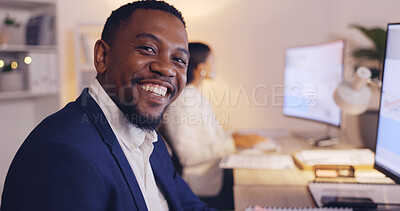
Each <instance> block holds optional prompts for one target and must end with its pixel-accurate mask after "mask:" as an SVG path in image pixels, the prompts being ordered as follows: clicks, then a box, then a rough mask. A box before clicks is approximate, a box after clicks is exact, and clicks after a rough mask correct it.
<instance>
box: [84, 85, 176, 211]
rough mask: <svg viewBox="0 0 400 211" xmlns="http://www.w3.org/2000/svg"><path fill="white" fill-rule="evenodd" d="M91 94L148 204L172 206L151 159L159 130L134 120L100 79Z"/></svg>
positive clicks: (152, 210) (155, 209)
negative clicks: (135, 122) (132, 120)
mask: <svg viewBox="0 0 400 211" xmlns="http://www.w3.org/2000/svg"><path fill="white" fill-rule="evenodd" d="M89 94H90V95H91V96H92V97H93V99H94V100H95V101H96V102H97V104H98V105H99V106H100V108H101V110H102V111H103V113H104V115H105V116H106V118H107V121H108V123H109V124H110V126H111V129H112V130H113V131H114V133H115V135H116V137H117V139H118V143H119V144H120V146H121V148H122V151H123V152H124V154H125V157H126V159H127V160H128V162H129V165H130V166H131V169H132V171H133V173H134V174H135V177H136V180H137V182H138V184H139V187H140V190H141V191H142V195H143V197H144V200H145V202H146V204H147V208H148V209H149V210H150V211H159V210H160V211H162V210H168V203H167V201H166V200H165V197H164V196H163V194H162V193H161V191H160V189H159V188H158V187H157V185H156V182H155V178H154V174H153V170H152V168H151V165H150V161H149V158H150V155H151V153H152V152H153V148H154V146H153V142H156V141H157V133H156V132H155V131H154V130H153V131H151V132H145V131H143V130H142V129H139V128H137V127H136V126H135V125H133V124H131V123H130V122H129V121H128V120H127V119H126V118H125V116H124V114H123V113H122V111H121V110H120V109H119V108H118V107H117V105H116V104H115V103H114V102H113V101H112V100H111V98H110V97H109V96H108V94H107V93H106V92H105V90H104V89H103V87H102V86H101V85H100V83H99V82H98V81H97V79H94V80H93V81H92V82H91V83H90V85H89Z"/></svg>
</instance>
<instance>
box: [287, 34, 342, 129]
mask: <svg viewBox="0 0 400 211" xmlns="http://www.w3.org/2000/svg"><path fill="white" fill-rule="evenodd" d="M343 51H344V41H343V40H337V41H332V42H327V43H322V44H316V45H307V46H299V47H291V48H287V49H286V51H285V70H284V89H283V90H284V91H283V92H284V93H283V114H284V115H286V116H291V117H299V118H303V119H308V120H314V121H319V122H323V123H327V124H331V125H335V126H340V119H341V118H340V117H341V113H340V108H339V107H338V106H337V105H336V104H335V101H334V99H333V93H334V91H335V89H336V87H337V85H338V84H339V83H340V82H341V81H342V72H343Z"/></svg>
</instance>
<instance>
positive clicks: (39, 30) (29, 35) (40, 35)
mask: <svg viewBox="0 0 400 211" xmlns="http://www.w3.org/2000/svg"><path fill="white" fill-rule="evenodd" d="M26 44H27V45H54V44H55V19H54V15H53V14H41V15H37V16H33V17H31V18H30V19H29V21H28V24H27V26H26Z"/></svg>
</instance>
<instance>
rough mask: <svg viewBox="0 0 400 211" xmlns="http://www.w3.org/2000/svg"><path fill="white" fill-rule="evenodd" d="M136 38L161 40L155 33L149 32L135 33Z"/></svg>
mask: <svg viewBox="0 0 400 211" xmlns="http://www.w3.org/2000/svg"><path fill="white" fill-rule="evenodd" d="M136 38H150V39H153V40H155V41H157V42H160V41H161V40H160V39H159V38H158V37H156V36H155V35H153V34H150V33H141V34H138V35H136Z"/></svg>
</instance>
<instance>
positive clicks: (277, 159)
mask: <svg viewBox="0 0 400 211" xmlns="http://www.w3.org/2000/svg"><path fill="white" fill-rule="evenodd" d="M219 167H220V168H236V169H239V168H242V169H293V168H294V167H295V166H294V163H293V160H292V158H291V156H290V155H280V154H261V155H247V154H234V155H228V156H226V157H225V158H223V159H222V160H221V162H220V163H219Z"/></svg>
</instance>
